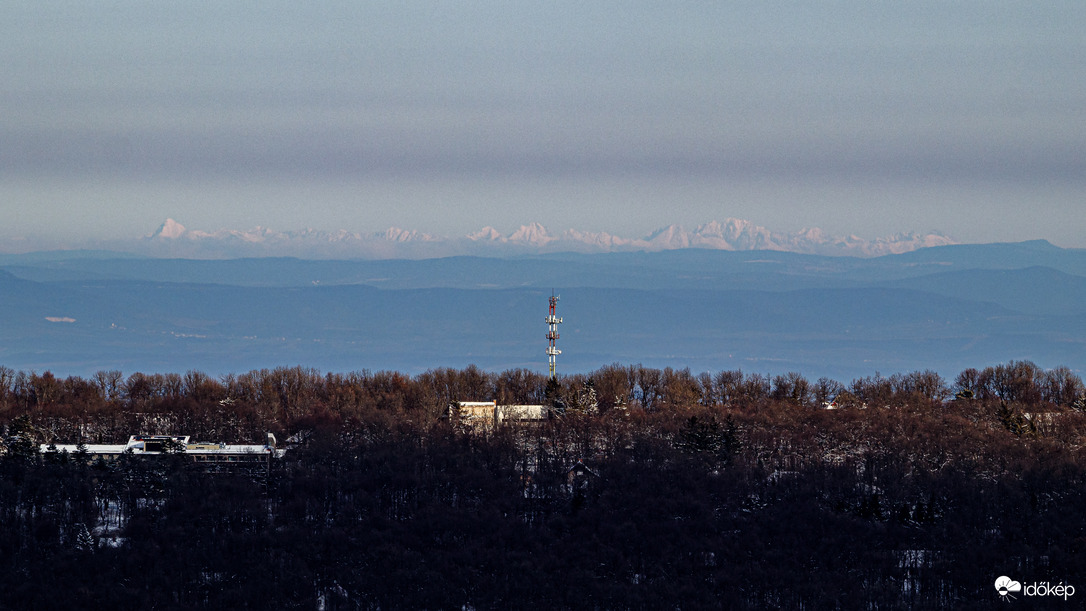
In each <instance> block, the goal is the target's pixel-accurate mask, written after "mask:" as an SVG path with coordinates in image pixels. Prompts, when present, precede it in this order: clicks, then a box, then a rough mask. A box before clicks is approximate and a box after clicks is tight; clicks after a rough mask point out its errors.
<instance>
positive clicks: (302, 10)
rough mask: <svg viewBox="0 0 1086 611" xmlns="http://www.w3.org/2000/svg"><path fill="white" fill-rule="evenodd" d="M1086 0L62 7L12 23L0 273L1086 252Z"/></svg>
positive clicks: (3, 117) (2, 71)
mask: <svg viewBox="0 0 1086 611" xmlns="http://www.w3.org/2000/svg"><path fill="white" fill-rule="evenodd" d="M1083 32H1086V5H1084V4H1083V3H1082V2H1046V3H1027V2H995V1H984V2H930V3H929V2H909V3H883V2H828V1H827V2H784V3H780V2H678V3H659V2H646V1H641V0H632V1H627V2H614V3H612V2H548V3H526V2H471V3H460V2H413V3H402V2H380V3H377V2H357V1H355V2H316V3H302V2H289V3H288V2H273V1H266V0H265V1H261V2H228V3H217V2H183V3H152V2H134V1H92V2H74V1H71V2H61V1H48V0H39V1H35V2H26V1H23V0H12V1H10V2H7V3H5V8H4V19H3V20H0V57H3V58H4V61H3V62H0V83H2V85H0V109H2V112H0V251H4V250H14V249H26V248H29V247H35V246H39V245H40V246H43V247H49V246H56V245H78V244H81V243H84V242H86V241H89V240H105V239H120V238H131V237H137V236H140V235H143V234H146V233H149V232H150V231H152V230H153V229H154V228H155V227H157V225H158V224H159V223H161V222H162V221H163V220H164V219H165V218H167V217H172V218H175V219H177V220H179V221H180V222H182V223H184V224H185V225H186V226H188V227H190V228H199V229H205V230H215V229H219V228H223V227H232V228H249V227H252V226H255V225H263V226H269V227H273V228H276V229H284V230H286V229H301V228H305V227H313V228H317V229H348V230H352V231H361V232H367V231H378V230H382V229H384V228H386V227H388V226H391V225H395V226H399V227H404V228H407V229H418V230H421V231H427V232H431V233H438V234H444V235H457V234H462V233H466V232H468V231H472V230H475V229H478V228H479V227H482V226H483V225H494V226H496V227H498V228H499V229H500V230H503V231H510V230H512V229H514V228H515V227H517V226H518V225H520V224H524V223H528V222H531V221H540V222H542V223H544V224H545V225H546V226H548V227H549V228H551V229H552V230H556V231H560V230H563V229H566V228H569V227H576V228H578V229H582V230H593V231H609V232H612V233H617V234H619V235H627V236H635V235H644V234H646V233H648V232H649V231H651V230H652V229H655V228H657V227H660V226H663V225H666V224H669V223H681V224H684V225H687V226H693V225H697V224H698V223H701V222H705V221H708V220H712V219H723V218H726V217H738V218H745V219H748V220H751V221H754V222H756V223H758V224H760V225H764V226H766V227H769V228H770V229H774V230H780V231H794V230H797V229H800V228H802V227H810V226H818V227H822V228H823V229H825V230H826V231H828V232H830V233H834V234H848V233H853V234H858V235H861V236H863V237H877V236H882V235H889V234H892V233H896V232H901V231H931V230H937V231H942V232H945V233H947V234H949V235H952V236H954V237H956V238H958V239H960V240H962V241H970V242H986V241H1016V240H1025V239H1033V238H1046V239H1049V240H1051V241H1053V242H1054V243H1056V244H1059V245H1061V246H1069V247H1086V232H1084V231H1083V229H1084V228H1086V223H1083V221H1082V218H1083V210H1084V208H1086V61H1083V58H1086V36H1083V35H1082V33H1083Z"/></svg>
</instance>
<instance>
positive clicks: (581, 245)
mask: <svg viewBox="0 0 1086 611" xmlns="http://www.w3.org/2000/svg"><path fill="white" fill-rule="evenodd" d="M954 243H956V242H955V241H954V240H953V239H951V238H949V237H947V236H945V235H942V234H939V233H927V234H918V233H902V234H897V235H893V236H888V237H882V238H877V239H873V240H868V239H864V238H861V237H858V236H855V235H848V236H831V235H827V234H826V233H825V232H824V231H822V230H821V229H819V228H809V229H803V230H801V231H798V232H795V233H785V232H777V231H771V230H769V229H766V228H765V227H762V226H760V225H756V224H754V223H752V222H750V221H746V220H742V219H735V218H729V219H725V220H724V221H710V222H708V223H704V224H702V225H699V226H698V227H696V228H695V229H693V230H686V229H685V228H683V227H682V226H681V225H668V226H667V227H662V228H660V229H658V230H656V231H654V232H652V233H650V234H649V235H647V236H644V237H640V238H626V237H621V236H616V235H613V234H610V233H607V232H592V231H580V230H577V229H572V228H571V229H567V230H566V231H563V232H562V233H560V234H557V235H553V234H551V233H550V232H549V231H548V230H547V228H546V227H544V226H543V225H542V224H540V223H537V222H533V223H529V224H527V225H522V226H521V227H519V228H518V229H517V230H515V231H513V232H512V233H509V234H507V235H506V234H502V233H501V232H500V231H498V230H497V229H495V228H494V227H490V226H487V227H483V228H482V229H480V230H479V231H476V232H473V233H470V234H467V235H464V236H460V237H445V236H436V235H433V234H429V233H423V232H419V231H415V230H407V229H401V228H399V227H390V228H388V229H386V230H385V231H380V232H375V233H358V232H351V231H347V230H342V229H341V230H338V231H323V230H316V229H304V230H301V231H276V230H272V229H269V228H267V227H259V226H258V227H254V228H253V229H249V230H238V229H220V230H218V231H213V232H208V231H201V230H190V229H186V228H185V226H184V225H182V224H181V223H179V222H177V221H175V220H174V219H172V218H171V219H166V221H165V222H164V223H163V224H162V225H161V226H160V227H159V228H158V229H157V230H156V231H155V232H153V233H151V234H150V235H147V236H146V237H145V238H144V239H143V240H142V241H141V248H140V250H146V251H149V252H152V253H155V254H169V255H172V256H193V257H231V256H269V255H277V256H302V257H343V256H346V257H363V258H365V257H378V258H385V257H404V258H418V257H434V256H453V255H465V254H471V255H503V254H525V253H542V252H569V251H572V252H582V253H603V252H629V251H650V252H653V251H663V250H678V249H684V248H702V249H710V250H730V251H745V250H774V251H782V252H794V253H801V254H819V255H842V256H855V257H877V256H880V255H886V254H900V253H904V252H909V251H912V250H916V249H918V248H927V247H932V246H945V245H949V244H954Z"/></svg>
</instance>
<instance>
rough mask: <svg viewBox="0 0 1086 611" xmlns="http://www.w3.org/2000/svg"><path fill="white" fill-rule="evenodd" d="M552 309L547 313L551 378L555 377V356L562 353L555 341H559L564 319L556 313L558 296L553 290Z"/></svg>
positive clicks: (548, 357)
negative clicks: (559, 327) (560, 327)
mask: <svg viewBox="0 0 1086 611" xmlns="http://www.w3.org/2000/svg"><path fill="white" fill-rule="evenodd" d="M550 306H551V307H550V311H549V312H548V313H547V362H548V364H549V365H550V371H551V379H552V380H553V379H554V376H555V374H554V361H555V358H556V357H557V356H558V355H559V354H562V351H561V350H559V349H558V348H557V347H556V346H555V345H554V342H556V341H558V325H559V324H561V323H562V319H561V318H558V317H557V316H555V315H554V309H555V307H557V306H558V296H557V295H555V294H554V293H553V292H551V301H550Z"/></svg>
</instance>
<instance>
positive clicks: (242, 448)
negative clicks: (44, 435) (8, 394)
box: [40, 433, 285, 464]
mask: <svg viewBox="0 0 1086 611" xmlns="http://www.w3.org/2000/svg"><path fill="white" fill-rule="evenodd" d="M275 446H276V442H275V435H272V434H271V433H268V435H267V438H266V440H265V443H264V444H263V445H261V444H227V443H212V442H195V443H193V442H190V441H189V437H188V436H185V435H132V436H131V437H129V438H128V443H124V444H108V445H107V444H87V445H76V444H41V447H40V450H41V452H42V453H43V454H45V453H50V452H67V453H68V454H76V453H78V452H80V451H83V452H86V453H87V454H88V455H89V456H90V457H91V458H92V459H98V458H101V459H104V460H115V459H116V458H118V457H119V456H121V455H122V454H127V455H131V456H162V455H170V454H176V455H184V456H186V457H189V458H191V459H192V460H193V461H194V462H198V463H222V464H239V463H259V462H267V461H269V460H270V459H272V458H280V457H282V456H283V453H284V452H285V450H282V449H277V448H276V447H275Z"/></svg>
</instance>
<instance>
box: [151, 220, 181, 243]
mask: <svg viewBox="0 0 1086 611" xmlns="http://www.w3.org/2000/svg"><path fill="white" fill-rule="evenodd" d="M185 231H186V229H185V226H184V225H182V224H181V223H178V222H177V221H175V220H173V219H166V222H164V223H162V224H161V225H159V227H158V229H156V230H155V232H154V233H152V234H151V235H149V236H147V237H148V238H150V239H152V240H153V239H155V238H158V239H161V240H176V239H177V238H179V237H181V236H182V235H184V234H185Z"/></svg>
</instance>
